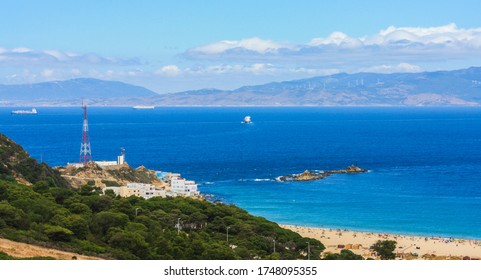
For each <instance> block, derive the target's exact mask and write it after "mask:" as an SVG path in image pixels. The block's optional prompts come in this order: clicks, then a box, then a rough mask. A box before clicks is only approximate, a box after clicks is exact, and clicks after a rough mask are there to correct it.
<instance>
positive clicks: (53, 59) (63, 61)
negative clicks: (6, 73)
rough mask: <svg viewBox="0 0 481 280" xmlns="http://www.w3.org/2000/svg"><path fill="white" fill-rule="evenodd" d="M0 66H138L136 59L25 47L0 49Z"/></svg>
mask: <svg viewBox="0 0 481 280" xmlns="http://www.w3.org/2000/svg"><path fill="white" fill-rule="evenodd" d="M0 54H1V57H0V65H2V66H24V67H30V66H34V65H43V66H46V65H49V66H52V65H53V64H55V65H67V64H71V65H73V66H76V65H119V66H128V65H138V64H141V63H140V61H139V60H138V59H123V58H114V57H105V56H101V55H98V54H94V53H87V54H76V53H72V52H61V51H58V50H32V49H29V48H25V47H19V48H13V49H4V48H0Z"/></svg>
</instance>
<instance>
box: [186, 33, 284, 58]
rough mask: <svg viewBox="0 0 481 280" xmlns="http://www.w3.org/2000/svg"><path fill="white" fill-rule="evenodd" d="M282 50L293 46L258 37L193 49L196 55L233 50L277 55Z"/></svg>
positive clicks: (221, 42)
mask: <svg viewBox="0 0 481 280" xmlns="http://www.w3.org/2000/svg"><path fill="white" fill-rule="evenodd" d="M281 48H287V49H290V48H292V45H288V44H283V43H278V42H274V41H271V40H263V39H260V38H257V37H253V38H247V39H242V40H239V41H227V40H226V41H220V42H217V43H213V44H209V45H205V46H201V47H198V48H193V49H191V51H192V52H194V53H203V54H218V53H223V52H226V51H232V50H236V49H237V50H242V51H250V52H256V53H260V54H265V53H275V52H277V51H278V50H279V49H281Z"/></svg>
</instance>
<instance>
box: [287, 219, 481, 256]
mask: <svg viewBox="0 0 481 280" xmlns="http://www.w3.org/2000/svg"><path fill="white" fill-rule="evenodd" d="M281 227H282V228H285V229H290V230H292V231H294V232H297V233H299V234H300V235H301V236H303V237H309V238H314V239H317V240H319V241H321V242H322V244H324V245H325V246H326V250H324V252H323V253H324V254H325V253H329V252H330V253H339V252H340V251H341V250H343V249H348V250H351V251H352V252H354V253H355V254H358V255H361V256H363V257H364V258H374V259H375V258H376V257H377V256H376V254H375V253H374V252H373V251H372V250H370V249H369V247H370V246H372V245H373V244H374V243H376V241H378V240H394V241H396V242H397V245H396V250H395V251H394V253H396V259H404V260H411V259H427V260H449V259H450V260H462V259H465V260H466V259H472V260H479V259H480V258H481V240H469V239H458V238H442V237H434V236H430V237H427V236H411V235H400V234H388V233H375V232H361V231H351V230H343V229H329V228H314V227H302V226H295V225H281Z"/></svg>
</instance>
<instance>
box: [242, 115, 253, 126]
mask: <svg viewBox="0 0 481 280" xmlns="http://www.w3.org/2000/svg"><path fill="white" fill-rule="evenodd" d="M242 123H245V124H250V123H252V120H251V116H245V117H244V121H243V122H242Z"/></svg>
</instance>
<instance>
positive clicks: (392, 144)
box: [0, 107, 481, 239]
mask: <svg viewBox="0 0 481 280" xmlns="http://www.w3.org/2000/svg"><path fill="white" fill-rule="evenodd" d="M13 109H24V108H7V107H3V108H0V132H1V133H3V134H5V135H7V136H8V137H10V138H11V139H13V140H14V141H16V142H17V143H18V144H20V145H22V146H23V147H24V148H25V149H26V150H27V151H28V152H29V153H30V155H31V156H32V157H34V158H36V159H37V160H38V161H41V162H46V163H48V164H50V165H52V166H59V165H66V164H67V163H69V162H70V163H73V162H78V161H79V150H80V141H81V137H82V113H83V112H82V109H81V108H80V107H69V108H42V107H40V108H37V110H38V112H39V114H38V115H11V114H10V112H11V110H13ZM25 109H30V108H25ZM246 115H250V116H251V118H252V121H253V123H252V124H243V123H241V122H242V120H243V118H244V117H245V116H246ZM88 121H89V133H90V139H91V146H92V154H93V158H94V159H95V160H115V159H116V157H117V155H119V154H120V149H121V148H125V150H126V160H127V162H128V163H129V164H130V165H131V166H133V167H137V166H140V165H143V166H145V167H147V168H149V169H154V170H162V171H172V172H177V173H181V174H182V176H183V177H185V178H187V179H192V180H195V181H196V182H198V183H199V189H200V191H201V192H202V193H204V194H210V195H212V198H211V199H213V200H218V201H221V202H223V203H228V204H235V205H237V206H239V207H241V208H243V209H245V210H247V211H248V212H249V213H251V214H253V215H257V216H262V217H265V218H267V219H269V220H272V221H275V222H277V223H281V224H290V225H300V226H311V227H328V228H335V229H338V228H339V229H350V230H359V231H372V232H388V233H399V234H411V235H424V236H442V237H454V238H457V237H458V238H470V239H481V108H476V107H467V108H464V107H454V108H453V107H439V108H438V107H414V108H412V107H409V108H408V107H212V108H210V107H209V108H206V107H157V108H155V109H154V110H134V109H132V108H109V107H91V108H88ZM352 164H356V165H358V166H359V167H362V168H365V169H368V170H369V172H367V173H362V174H335V175H332V176H330V177H328V178H326V179H324V180H319V181H311V182H278V181H276V180H275V178H276V177H278V176H281V175H287V174H292V173H300V172H303V171H304V170H306V169H307V170H331V169H341V168H346V167H347V166H349V165H352Z"/></svg>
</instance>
